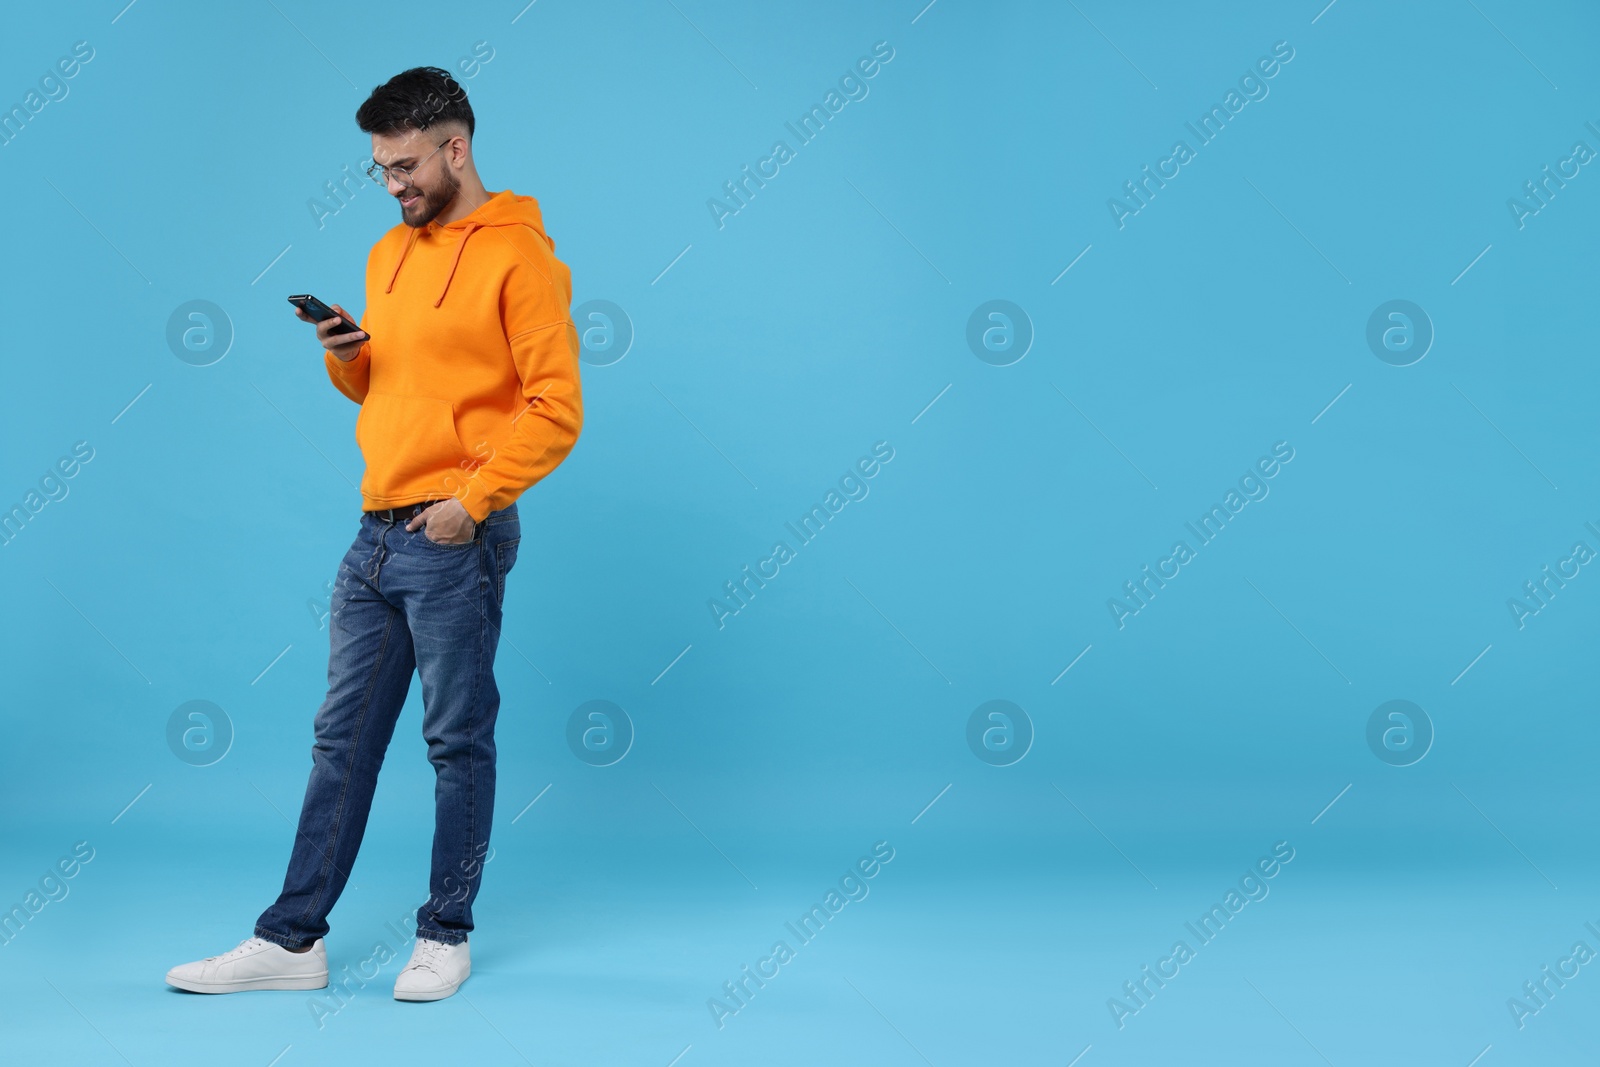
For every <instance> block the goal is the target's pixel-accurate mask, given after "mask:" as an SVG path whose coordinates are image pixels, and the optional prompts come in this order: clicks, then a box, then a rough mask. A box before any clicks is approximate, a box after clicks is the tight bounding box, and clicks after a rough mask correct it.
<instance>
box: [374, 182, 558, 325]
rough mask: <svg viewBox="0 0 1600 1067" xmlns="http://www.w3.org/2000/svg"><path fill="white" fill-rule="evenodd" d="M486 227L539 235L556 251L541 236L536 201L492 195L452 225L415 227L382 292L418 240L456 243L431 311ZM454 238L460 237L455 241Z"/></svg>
mask: <svg viewBox="0 0 1600 1067" xmlns="http://www.w3.org/2000/svg"><path fill="white" fill-rule="evenodd" d="M486 226H526V227H528V228H529V229H530V230H532V231H533V232H534V233H536V234H538V235H539V236H540V237H541V238H542V239H543V240H544V242H545V244H546V245H548V246H549V247H550V251H551V252H552V253H553V252H554V251H555V249H556V243H555V241H553V240H551V239H550V235H549V234H547V233H545V232H544V217H543V216H542V215H541V214H540V212H539V201H537V200H535V199H534V198H533V197H531V196H518V195H517V194H515V193H513V192H512V191H511V190H510V189H504V190H502V191H500V192H498V193H494V194H493V195H491V196H490V197H489V199H488V200H486V201H484V202H483V203H482V204H480V205H478V207H477V208H476V209H475V210H474V211H473V212H472V213H471V214H469V215H467V216H465V217H464V218H459V219H457V220H455V221H454V222H444V223H441V222H438V221H433V222H430V223H428V224H427V225H426V226H422V227H414V228H412V229H411V233H410V234H409V235H408V236H407V238H406V243H405V247H404V248H403V249H402V250H401V252H400V258H399V260H398V261H396V263H395V265H394V273H393V274H391V275H390V276H389V284H388V286H386V287H385V288H384V292H386V293H388V292H393V291H394V282H395V279H396V278H398V277H400V268H401V267H403V266H405V263H406V256H408V255H409V254H410V253H411V246H412V245H414V244H416V243H417V241H418V240H422V239H427V240H430V241H440V242H448V241H451V240H454V241H455V242H456V254H455V257H454V258H453V259H452V260H451V262H450V270H449V272H448V273H446V274H445V278H444V287H443V288H441V289H440V290H439V298H438V299H437V300H435V301H434V302H433V306H434V307H438V306H439V305H440V304H443V303H444V298H445V294H446V293H448V292H449V291H450V282H451V281H452V280H453V279H454V278H455V276H456V267H457V266H458V265H460V263H461V255H462V253H463V252H465V251H466V249H467V241H468V240H469V239H470V238H471V237H472V235H473V234H475V233H477V232H478V231H479V230H481V229H483V228H484V227H486ZM457 234H459V235H460V236H459V237H457Z"/></svg>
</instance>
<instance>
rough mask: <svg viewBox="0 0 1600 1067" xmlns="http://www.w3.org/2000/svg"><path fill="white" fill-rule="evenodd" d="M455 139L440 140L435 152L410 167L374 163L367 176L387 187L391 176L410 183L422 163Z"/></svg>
mask: <svg viewBox="0 0 1600 1067" xmlns="http://www.w3.org/2000/svg"><path fill="white" fill-rule="evenodd" d="M453 140H455V138H453V137H446V138H445V139H444V140H442V141H440V142H439V146H438V148H435V149H434V150H433V152H429V153H428V154H427V155H425V156H423V157H422V158H421V159H420V160H418V161H417V162H416V163H415V164H413V165H412V166H409V167H385V166H381V165H379V164H377V163H374V164H372V166H370V167H368V168H367V177H369V178H371V179H372V180H373V181H375V182H377V183H378V184H379V185H382V186H385V187H387V186H388V184H389V179H390V177H393V178H394V180H395V181H397V182H399V183H400V184H401V185H410V184H411V175H412V174H413V173H414V172H415V171H416V170H417V168H418V167H421V166H422V164H424V163H426V162H427V161H428V160H430V159H432V158H433V154H434V152H437V151H439V149H440V148H443V147H444V146H445V145H447V144H449V143H450V142H451V141H453Z"/></svg>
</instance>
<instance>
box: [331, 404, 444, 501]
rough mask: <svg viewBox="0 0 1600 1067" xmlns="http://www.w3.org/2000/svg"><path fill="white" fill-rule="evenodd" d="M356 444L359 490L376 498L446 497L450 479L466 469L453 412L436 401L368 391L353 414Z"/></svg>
mask: <svg viewBox="0 0 1600 1067" xmlns="http://www.w3.org/2000/svg"><path fill="white" fill-rule="evenodd" d="M356 444H357V445H358V446H359V447H360V448H361V455H362V458H363V459H365V460H366V462H367V471H366V475H365V476H364V478H363V488H364V489H365V490H366V491H367V492H368V494H370V495H371V496H374V497H376V498H378V499H380V500H388V499H395V498H397V497H400V496H402V495H410V496H414V495H415V494H417V493H418V492H426V493H428V494H429V495H438V496H440V497H443V496H448V495H450V494H449V493H448V492H447V491H446V489H445V486H446V484H447V481H448V478H449V476H450V475H451V474H453V473H456V472H459V471H461V470H462V469H464V467H465V466H466V465H470V459H469V457H468V456H467V450H466V448H465V446H463V445H462V443H461V437H460V434H458V433H457V432H456V423H455V410H454V408H453V407H452V406H451V404H450V402H449V401H448V400H441V399H439V398H437V397H431V396H408V395H403V394H399V393H373V392H369V393H368V394H367V397H366V399H365V400H364V401H363V402H362V404H361V411H360V413H359V414H358V415H357V416H356Z"/></svg>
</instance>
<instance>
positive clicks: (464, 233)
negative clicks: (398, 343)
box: [395, 222, 478, 307]
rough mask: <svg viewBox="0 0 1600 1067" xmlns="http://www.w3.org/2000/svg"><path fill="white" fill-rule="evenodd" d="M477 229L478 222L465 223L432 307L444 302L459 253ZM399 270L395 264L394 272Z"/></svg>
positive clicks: (464, 249)
mask: <svg viewBox="0 0 1600 1067" xmlns="http://www.w3.org/2000/svg"><path fill="white" fill-rule="evenodd" d="M477 230H478V223H476V222H469V223H467V228H466V229H465V230H463V231H462V232H461V243H460V244H458V245H456V258H455V259H454V260H452V261H451V262H450V273H449V274H447V275H445V279H444V288H443V289H440V290H439V299H437V300H435V301H434V302H433V306H434V307H438V306H439V305H440V304H442V303H444V294H446V293H448V292H449V291H450V279H452V278H454V277H455V276H456V265H457V264H458V263H460V262H461V253H463V252H465V251H466V250H467V238H468V237H471V236H472V235H473V234H474V233H476V232H477ZM399 272H400V268H399V267H398V266H396V267H395V273H397V274H398V273H399Z"/></svg>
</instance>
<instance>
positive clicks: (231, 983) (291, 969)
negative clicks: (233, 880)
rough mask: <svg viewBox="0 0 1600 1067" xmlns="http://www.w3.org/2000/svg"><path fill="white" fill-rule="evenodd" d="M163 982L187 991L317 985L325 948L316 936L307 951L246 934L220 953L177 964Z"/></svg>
mask: <svg viewBox="0 0 1600 1067" xmlns="http://www.w3.org/2000/svg"><path fill="white" fill-rule="evenodd" d="M167 984H168V985H174V986H177V987H178V988H179V989H187V990H188V991H189V992H191V993H238V992H241V991H242V990H246V989H321V988H323V987H324V986H326V985H327V984H328V952H327V949H325V948H324V947H323V944H322V938H320V937H319V938H317V939H316V941H314V942H312V944H311V948H310V950H309V951H307V952H290V951H289V950H288V949H286V948H284V947H283V946H282V945H279V944H277V943H275V942H272V941H267V940H264V939H263V938H259V937H247V938H245V939H244V940H243V941H241V942H239V945H238V947H237V948H233V949H230V950H229V951H227V952H224V953H223V954H222V955H220V956H207V957H206V958H205V959H203V960H196V961H194V962H193V963H180V964H178V966H176V967H174V968H172V970H170V971H168V972H167Z"/></svg>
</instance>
